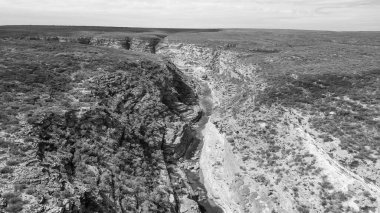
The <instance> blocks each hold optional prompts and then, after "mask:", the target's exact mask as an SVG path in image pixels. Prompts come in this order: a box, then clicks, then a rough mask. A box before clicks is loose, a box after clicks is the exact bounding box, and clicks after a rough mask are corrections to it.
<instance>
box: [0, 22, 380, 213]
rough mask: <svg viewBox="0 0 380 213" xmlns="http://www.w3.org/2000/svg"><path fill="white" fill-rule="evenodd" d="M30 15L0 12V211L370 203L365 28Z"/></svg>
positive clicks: (370, 76)
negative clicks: (110, 21)
mask: <svg viewBox="0 0 380 213" xmlns="http://www.w3.org/2000/svg"><path fill="white" fill-rule="evenodd" d="M41 29H43V30H41ZM41 29H39V28H38V27H36V29H35V30H30V29H28V30H25V32H24V31H22V30H20V29H18V28H17V29H15V28H12V27H10V28H6V27H2V28H1V27H0V38H1V39H0V44H1V46H0V48H1V50H0V51H1V52H0V55H1V59H0V75H1V89H2V92H1V100H2V105H1V107H2V108H1V109H2V112H1V114H0V118H1V132H0V137H1V141H0V148H1V150H0V158H1V159H2V160H1V163H0V169H1V178H0V181H1V187H0V193H1V196H0V210H1V211H5V212H50V213H53V212H54V213H55V212H181V213H182V212H183V213H184V212H187V213H196V212H207V213H213V212H216V213H218V212H225V213H230V212H232V213H235V212H236V213H238V212H279V213H283V212H289V213H290V212H378V209H379V205H380V203H379V202H380V201H379V198H380V189H379V181H380V179H379V177H380V172H379V166H380V164H379V163H378V160H377V158H378V154H379V152H380V150H379V148H378V146H377V141H378V140H379V136H380V135H379V134H380V133H379V132H380V131H379V127H380V126H379V122H380V120H379V101H380V99H379V97H380V95H379V86H378V85H380V82H379V76H380V72H379V70H380V69H379V67H380V66H379V65H380V64H379V63H380V62H379V61H378V60H377V58H379V56H380V55H379V54H380V53H379V51H378V48H379V46H380V40H378V34H377V33H364V32H363V33H361V34H355V33H338V32H322V31H291V30H289V31H286V30H229V29H225V30H194V29H189V30H165V29H151V30H150V29H112V30H111V29H107V28H96V30H93V29H92V30H90V29H86V31H84V30H83V29H80V28H78V29H76V28H73V29H71V31H67V30H65V33H62V31H60V29H59V27H56V28H54V27H52V28H49V29H48V30H47V29H46V28H41ZM68 32H69V33H68Z"/></svg>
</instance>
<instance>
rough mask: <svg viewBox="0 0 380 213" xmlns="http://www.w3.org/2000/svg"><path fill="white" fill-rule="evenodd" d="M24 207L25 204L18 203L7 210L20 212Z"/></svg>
mask: <svg viewBox="0 0 380 213" xmlns="http://www.w3.org/2000/svg"><path fill="white" fill-rule="evenodd" d="M22 206H23V203H17V204H13V205H9V206H8V207H7V208H6V211H7V212H12V213H13V212H20V211H21V210H22Z"/></svg>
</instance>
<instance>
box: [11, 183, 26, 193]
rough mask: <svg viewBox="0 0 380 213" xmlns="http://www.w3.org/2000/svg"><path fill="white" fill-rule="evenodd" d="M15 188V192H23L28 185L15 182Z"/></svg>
mask: <svg viewBox="0 0 380 213" xmlns="http://www.w3.org/2000/svg"><path fill="white" fill-rule="evenodd" d="M13 188H14V191H15V192H21V191H23V190H24V189H26V186H25V185H24V184H15V185H14V186H13Z"/></svg>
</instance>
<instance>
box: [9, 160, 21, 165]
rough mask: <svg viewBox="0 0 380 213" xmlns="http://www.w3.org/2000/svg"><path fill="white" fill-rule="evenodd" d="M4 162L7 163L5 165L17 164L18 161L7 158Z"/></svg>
mask: <svg viewBox="0 0 380 213" xmlns="http://www.w3.org/2000/svg"><path fill="white" fill-rule="evenodd" d="M6 164H7V166H17V165H19V164H20V163H19V162H18V161H15V160H9V161H7V162H6Z"/></svg>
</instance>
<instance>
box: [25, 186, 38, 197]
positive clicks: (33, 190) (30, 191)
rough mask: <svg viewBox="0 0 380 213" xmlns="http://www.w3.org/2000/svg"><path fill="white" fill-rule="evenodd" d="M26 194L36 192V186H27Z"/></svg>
mask: <svg viewBox="0 0 380 213" xmlns="http://www.w3.org/2000/svg"><path fill="white" fill-rule="evenodd" d="M25 193H26V194H28V195H33V194H34V193H36V188H34V187H32V188H28V189H27V190H26V191H25Z"/></svg>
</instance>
